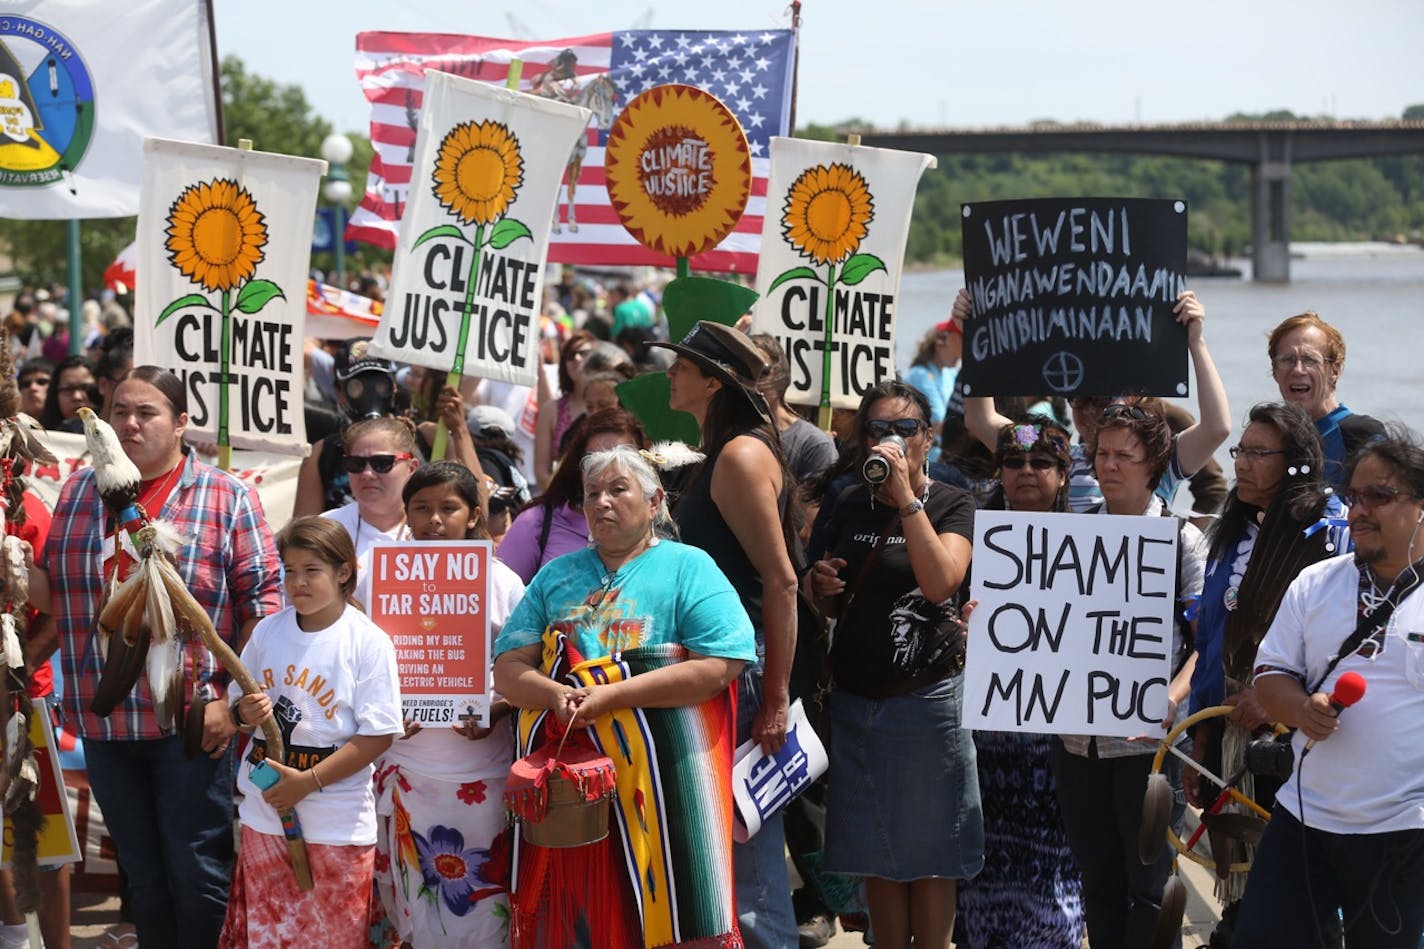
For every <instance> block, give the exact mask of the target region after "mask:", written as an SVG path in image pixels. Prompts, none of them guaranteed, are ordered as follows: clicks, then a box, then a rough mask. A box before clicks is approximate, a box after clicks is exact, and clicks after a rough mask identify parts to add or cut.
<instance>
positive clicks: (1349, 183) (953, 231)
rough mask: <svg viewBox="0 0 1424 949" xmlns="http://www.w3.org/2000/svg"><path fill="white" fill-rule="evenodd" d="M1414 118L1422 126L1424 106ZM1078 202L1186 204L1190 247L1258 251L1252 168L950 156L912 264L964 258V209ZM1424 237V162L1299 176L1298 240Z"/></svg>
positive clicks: (917, 232)
mask: <svg viewBox="0 0 1424 949" xmlns="http://www.w3.org/2000/svg"><path fill="white" fill-rule="evenodd" d="M1403 117H1404V118H1406V119H1424V105H1417V106H1411V107H1409V109H1407V110H1406V111H1405V113H1404V116H1403ZM1306 118H1308V117H1306V116H1296V115H1293V114H1292V113H1290V112H1285V111H1279V112H1268V113H1264V114H1258V115H1247V114H1242V113H1238V114H1235V115H1231V116H1228V117H1227V118H1226V119H1225V121H1230V122H1249V121H1284V120H1292V119H1306ZM867 124H868V123H864V122H861V121H860V120H851V121H848V122H845V123H841V124H838V125H836V126H824V125H812V126H808V127H806V128H804V129H801V130H799V131H798V135H799V136H800V137H802V138H812V139H820V140H827V141H835V140H843V139H844V136H845V133H846V132H847V131H850V130H852V129H855V128H863V127H865V126H866V125H867ZM1073 195H1093V196H1109V195H1110V196H1113V197H1129V198H1133V197H1140V198H1184V199H1185V200H1186V201H1187V206H1188V208H1189V209H1190V217H1189V225H1188V227H1189V241H1190V243H1191V246H1192V247H1194V248H1196V249H1198V250H1201V251H1204V252H1206V253H1208V254H1218V255H1226V256H1231V255H1236V254H1241V253H1243V252H1244V251H1245V249H1246V248H1247V246H1248V245H1249V244H1250V242H1251V171H1250V168H1249V167H1248V166H1246V165H1241V164H1235V163H1229V162H1217V161H1202V160H1200V159H1190V158H1172V157H1165V156H1158V155H1121V154H1093V153H1084V152H1062V153H1055V154H1048V155H1044V154H1034V155H1027V154H1014V153H1006V154H992V155H942V156H939V163H938V166H937V167H936V168H934V169H931V170H930V171H927V172H925V174H924V176H923V177H922V178H921V179H920V186H919V191H918V192H917V194H916V196H915V213H914V218H913V219H912V220H911V223H910V236H909V241H908V243H907V245H906V258H907V259H908V260H910V261H912V262H916V263H948V262H953V261H957V260H958V259H959V258H960V253H961V248H962V241H961V218H960V213H959V207H960V204H962V203H964V202H969V201H996V200H1005V199H1011V198H1047V197H1070V196H1073ZM1421 235H1424V156H1420V157H1391V158H1375V159H1354V160H1347V161H1334V162H1310V163H1305V164H1297V165H1294V166H1293V167H1292V169H1291V239H1292V240H1297V241H1358V240H1401V239H1402V240H1416V241H1417V240H1419V239H1420V237H1421Z"/></svg>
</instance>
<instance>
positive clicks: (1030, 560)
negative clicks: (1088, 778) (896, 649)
mask: <svg viewBox="0 0 1424 949" xmlns="http://www.w3.org/2000/svg"><path fill="white" fill-rule="evenodd" d="M1177 529H1178V528H1177V519H1176V518H1175V517H1118V516H1105V515H1101V514H1030V513H1023V512H1017V511H978V512H976V513H975V515H974V575H973V591H972V595H973V598H974V599H976V600H978V601H979V605H978V606H977V607H975V609H974V612H973V614H972V615H971V616H970V618H969V645H968V650H967V654H966V660H967V661H966V664H965V668H964V714H963V722H964V727H965V728H978V729H990V730H995V731H1026V732H1039V733H1046V734H1067V735H1103V736H1110V737H1117V738H1133V737H1137V736H1141V735H1152V734H1160V733H1161V728H1160V724H1161V721H1162V718H1163V717H1164V716H1165V715H1166V712H1167V684H1168V682H1169V681H1170V680H1171V677H1172V659H1173V648H1172V647H1173V628H1174V623H1175V612H1176V595H1175V591H1176V587H1177Z"/></svg>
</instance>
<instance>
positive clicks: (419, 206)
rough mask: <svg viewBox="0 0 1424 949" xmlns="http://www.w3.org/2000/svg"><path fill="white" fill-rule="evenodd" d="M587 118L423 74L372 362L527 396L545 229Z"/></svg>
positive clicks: (535, 358) (534, 366)
mask: <svg viewBox="0 0 1424 949" xmlns="http://www.w3.org/2000/svg"><path fill="white" fill-rule="evenodd" d="M588 118H589V112H588V110H587V109H582V108H578V107H576V106H572V105H567V104H564V103H561V102H553V101H550V100H547V99H540V98H537V97H535V96H530V95H526V94H524V93H520V92H512V91H510V90H507V89H498V88H495V87H493V86H489V85H486V84H484V83H479V82H474V81H471V80H468V79H460V78H458V77H456V76H450V75H447V74H445V73H434V72H431V73H427V74H426V87H425V100H424V108H423V110H422V112H421V118H420V130H419V131H418V132H417V134H416V140H415V153H416V154H415V165H414V170H413V175H414V177H413V179H412V186H411V191H410V203H409V205H408V206H407V207H406V212H405V216H404V217H403V218H402V219H401V231H400V241H399V242H398V244H397V245H396V253H395V276H394V279H393V281H392V285H391V290H390V293H389V294H387V297H386V307H385V311H384V312H383V313H382V316H381V324H380V326H379V327H378V328H377V330H376V335H375V337H374V338H373V339H372V341H371V352H372V353H374V354H376V355H380V356H384V357H387V358H390V359H396V360H399V361H401V362H407V363H413V364H415V365H417V366H424V367H426V368H428V369H437V370H440V371H442V372H453V373H457V374H460V375H471V376H479V377H482V378H485V379H496V380H499V381H502V382H515V383H519V384H520V385H527V386H532V385H534V383H535V382H536V381H537V371H538V365H539V349H538V345H537V344H538V339H537V336H538V319H539V307H540V300H541V298H542V296H543V285H544V258H545V251H546V249H547V247H548V242H549V228H550V226H551V224H552V223H553V216H554V206H555V202H556V199H557V195H558V191H559V182H560V179H561V178H562V177H563V173H564V164H565V162H566V160H567V158H568V154H569V150H570V149H571V148H572V147H573V143H574V140H575V139H576V138H577V137H578V136H579V135H581V134H583V131H584V129H585V128H586V127H587V126H588ZM415 182H419V183H420V186H419V187H416V186H415Z"/></svg>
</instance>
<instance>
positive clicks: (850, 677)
mask: <svg viewBox="0 0 1424 949" xmlns="http://www.w3.org/2000/svg"><path fill="white" fill-rule="evenodd" d="M925 513H926V514H927V515H929V519H930V524H932V525H933V526H934V531H935V533H936V534H959V535H960V536H961V537H964V538H965V539H966V540H969V541H973V539H974V500H973V498H972V497H971V496H970V495H969V493H968V492H966V491H963V490H961V489H959V488H955V487H951V486H949V485H947V484H942V483H940V482H938V481H931V482H930V489H929V497H928V498H927V499H926V501H925ZM915 516H916V517H918V516H919V515H915ZM893 520H895V508H894V507H892V506H891V505H888V504H884V503H881V502H879V501H876V502H875V503H874V505H873V506H872V504H871V498H870V489H869V488H868V487H867V486H865V485H854V486H852V487H850V488H847V489H846V490H845V492H844V493H843V494H841V496H840V498H839V500H838V501H837V503H836V509H835V514H834V516H833V519H832V521H831V523H830V526H829V529H828V530H827V533H826V551H825V552H824V553H823V554H821V557H823V558H831V557H841V558H843V559H844V560H845V562H846V565H845V567H844V568H843V569H842V571H841V579H843V580H845V582H846V587H847V590H848V591H849V589H850V588H852V587H855V585H856V577H858V576H859V575H860V570H861V567H862V566H864V564H865V561H866V559H867V558H868V557H870V555H871V553H872V552H873V551H874V550H875V545H876V543H877V542H878V541H879V540H880V533H881V531H883V530H884V529H885V528H886V527H887V526H888V525H889V524H890V522H891V521H893ZM918 591H919V584H918V583H917V582H916V581H915V573H914V570H913V569H912V568H911V566H910V555H909V552H908V551H907V550H906V548H905V535H904V532H903V530H902V525H901V524H899V523H898V522H896V524H895V532H894V533H893V534H891V535H890V539H889V540H888V541H886V543H885V546H884V548H883V549H882V550H881V551H880V555H879V557H878V558H876V561H875V563H874V564H872V565H871V567H870V572H869V573H867V574H866V575H865V578H864V579H863V580H862V581H861V582H860V585H859V588H858V589H857V591H856V593H855V596H854V598H853V599H852V601H851V603H850V609H849V610H843V611H842V613H841V617H840V619H839V620H837V622H836V630H835V638H834V641H833V644H832V647H831V673H832V676H833V677H834V679H835V684H836V687H837V688H842V689H845V690H847V691H849V692H855V693H857V694H862V695H873V694H876V693H879V692H882V691H883V690H885V689H886V688H888V687H890V686H892V685H893V684H894V683H895V682H896V681H897V679H898V678H899V675H898V673H897V672H896V671H895V668H894V665H893V663H892V661H891V651H892V646H891V612H892V611H893V610H894V609H895V607H896V604H897V603H898V602H899V601H901V600H903V599H904V598H906V597H907V596H910V595H911V594H918Z"/></svg>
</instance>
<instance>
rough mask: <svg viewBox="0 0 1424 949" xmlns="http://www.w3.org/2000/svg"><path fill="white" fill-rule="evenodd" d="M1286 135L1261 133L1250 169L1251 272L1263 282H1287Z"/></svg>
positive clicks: (1288, 224)
mask: <svg viewBox="0 0 1424 949" xmlns="http://www.w3.org/2000/svg"><path fill="white" fill-rule="evenodd" d="M1290 150H1291V141H1290V133H1289V132H1263V133H1262V134H1261V138H1260V157H1259V158H1258V160H1257V161H1256V164H1255V165H1253V166H1252V168H1251V247H1252V251H1251V269H1252V274H1253V279H1255V280H1257V281H1260V282H1263V283H1288V282H1290V203H1291V202H1290V179H1291V166H1290Z"/></svg>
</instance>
